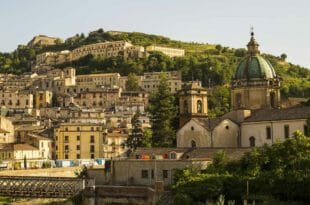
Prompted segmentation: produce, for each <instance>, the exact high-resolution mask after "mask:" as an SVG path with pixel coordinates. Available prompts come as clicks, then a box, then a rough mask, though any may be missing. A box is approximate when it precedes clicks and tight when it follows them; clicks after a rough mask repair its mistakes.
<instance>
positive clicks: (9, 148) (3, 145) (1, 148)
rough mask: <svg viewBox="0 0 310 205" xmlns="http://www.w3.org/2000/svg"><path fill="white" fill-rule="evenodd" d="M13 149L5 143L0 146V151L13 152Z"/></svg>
mask: <svg viewBox="0 0 310 205" xmlns="http://www.w3.org/2000/svg"><path fill="white" fill-rule="evenodd" d="M13 147H14V145H13V144H11V143H10V144H7V143H4V144H0V151H7V150H9V151H10V150H11V151H13Z"/></svg>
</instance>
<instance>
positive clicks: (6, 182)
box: [0, 176, 92, 198]
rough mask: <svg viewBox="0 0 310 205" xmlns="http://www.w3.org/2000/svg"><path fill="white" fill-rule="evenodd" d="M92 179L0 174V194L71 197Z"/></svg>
mask: <svg viewBox="0 0 310 205" xmlns="http://www.w3.org/2000/svg"><path fill="white" fill-rule="evenodd" d="M91 181H92V180H90V183H87V180H84V179H79V178H70V177H30V176H0V195H2V196H20V197H40V198H71V197H73V196H75V195H77V194H79V193H80V192H81V191H83V189H84V188H85V187H86V186H89V185H92V182H91Z"/></svg>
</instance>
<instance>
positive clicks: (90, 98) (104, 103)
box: [74, 88, 121, 108]
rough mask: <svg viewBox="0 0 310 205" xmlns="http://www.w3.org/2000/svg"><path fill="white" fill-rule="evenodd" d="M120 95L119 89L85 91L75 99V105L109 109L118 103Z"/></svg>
mask: <svg viewBox="0 0 310 205" xmlns="http://www.w3.org/2000/svg"><path fill="white" fill-rule="evenodd" d="M120 93H121V90H120V89H119V88H115V89H112V88H111V89H94V90H89V91H83V92H81V93H79V94H78V95H77V96H76V97H74V103H76V104H77V105H79V106H81V107H87V108H108V107H111V106H112V105H114V104H115V103H116V102H117V101H118V99H119V98H120Z"/></svg>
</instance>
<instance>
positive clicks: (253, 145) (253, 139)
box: [249, 136, 255, 147]
mask: <svg viewBox="0 0 310 205" xmlns="http://www.w3.org/2000/svg"><path fill="white" fill-rule="evenodd" d="M249 140H250V147H255V137H253V136H252V137H250V139H249Z"/></svg>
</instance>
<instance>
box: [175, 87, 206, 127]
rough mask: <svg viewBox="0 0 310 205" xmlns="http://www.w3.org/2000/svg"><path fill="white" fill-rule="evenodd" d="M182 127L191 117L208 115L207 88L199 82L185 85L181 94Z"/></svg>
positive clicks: (180, 124)
mask: <svg viewBox="0 0 310 205" xmlns="http://www.w3.org/2000/svg"><path fill="white" fill-rule="evenodd" d="M179 106H180V108H179V109H180V121H179V127H180V128H181V127H182V126H183V125H184V124H185V123H186V122H187V121H189V120H190V119H191V118H195V117H197V118H203V117H207V116H208V101H207V89H205V88H203V87H201V85H200V84H199V83H198V82H192V83H191V84H189V85H187V86H185V87H184V88H183V89H182V90H181V91H180V94H179Z"/></svg>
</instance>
